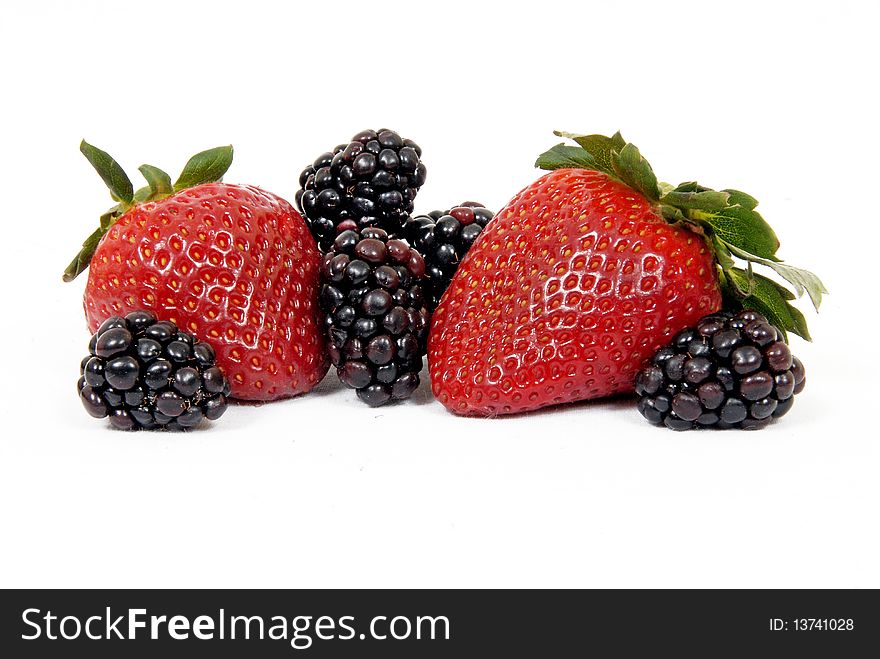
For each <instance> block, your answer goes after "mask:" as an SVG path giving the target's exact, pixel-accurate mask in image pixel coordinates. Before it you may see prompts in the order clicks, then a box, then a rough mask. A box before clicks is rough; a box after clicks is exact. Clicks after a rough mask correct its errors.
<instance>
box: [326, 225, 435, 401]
mask: <svg viewBox="0 0 880 659" xmlns="http://www.w3.org/2000/svg"><path fill="white" fill-rule="evenodd" d="M424 275H425V261H424V259H423V258H422V256H421V254H419V253H418V252H417V251H416V250H414V249H412V248H411V247H410V246H409V245H408V244H407V243H406V241H404V240H400V239H389V237H388V233H387V232H385V231H384V230H383V229H379V228H375V227H367V228H365V229H362V230H361V231H360V233H358V232H356V231H351V230H348V231H343V232H342V233H340V234H339V235H338V236H337V237H336V240H335V241H334V242H333V246H332V249H331V250H330V251H329V252H327V254H325V255H324V260H323V262H322V267H321V280H322V283H323V285H322V286H321V293H320V298H319V302H320V305H321V310H322V311H323V312H324V314H325V316H324V327H325V330H326V332H327V337H328V343H327V345H328V351H329V354H330V360H331V362H332V363H333V365H334V366H336V372H337V373H338V375H339V379H340V380H342V382H344V383H345V384H346V385H348V386H349V387H351V388H353V389H357V395H358V398H360V399H361V400H362V401H364V402H365V403H367V404H368V405H370V406H378V405H383V404H385V403H387V402H388V401H390V400H392V399H394V400H401V399H404V398H409V396H410V395H411V394H412V392H413V391H415V390H416V388H417V387H418V386H419V371H421V370H422V357H423V356H424V355H425V352H426V347H427V346H426V344H427V338H428V310H427V308H426V306H425V298H424V294H423V292H422V286H421V281H422V279H423V278H424Z"/></svg>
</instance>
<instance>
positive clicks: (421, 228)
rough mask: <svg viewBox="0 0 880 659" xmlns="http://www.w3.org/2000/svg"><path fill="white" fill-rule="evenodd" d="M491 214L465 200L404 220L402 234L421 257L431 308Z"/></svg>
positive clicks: (484, 208) (476, 204) (447, 285)
mask: <svg viewBox="0 0 880 659" xmlns="http://www.w3.org/2000/svg"><path fill="white" fill-rule="evenodd" d="M492 216H493V213H492V211H490V210H489V209H487V208H486V207H485V206H483V205H482V204H478V203H476V202H473V201H466V202H463V203H461V204H459V205H458V206H456V207H455V208H452V209H450V210H448V211H432V212H431V213H428V214H427V215H418V216H416V217H412V218H410V219H409V220H407V221H406V222H405V223H404V225H403V235H404V237H405V238H406V239H407V240H408V241H409V243H410V244H411V245H412V246H413V247H414V248H415V249H416V250H418V251H419V252H420V253H421V254H422V256H424V257H425V268H426V271H427V276H428V280H427V281H428V286H426V294H427V298H428V308H429V309H430V310H431V311H433V310H434V309H436V308H437V305H438V304H439V302H440V297H441V296H442V295H443V293H444V291H445V290H446V289H447V288H448V287H449V282H450V281H451V280H452V276H453V275H454V274H455V271H456V270H457V269H458V264H459V263H461V260H462V259H463V258H464V255H465V254H467V251H468V250H469V249H470V248H471V245H473V244H474V241H475V240H476V239H477V236H479V235H480V233H481V232H482V231H483V229H484V228H485V226H486V225H487V224H488V223H489V220H491V219H492Z"/></svg>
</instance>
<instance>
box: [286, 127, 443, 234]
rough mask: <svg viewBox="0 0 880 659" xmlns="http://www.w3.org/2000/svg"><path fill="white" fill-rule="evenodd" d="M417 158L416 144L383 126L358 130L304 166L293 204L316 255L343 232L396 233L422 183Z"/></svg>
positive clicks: (423, 173)
mask: <svg viewBox="0 0 880 659" xmlns="http://www.w3.org/2000/svg"><path fill="white" fill-rule="evenodd" d="M421 156H422V150H421V148H420V147H419V145H418V144H416V143H415V142H413V141H412V140H407V139H403V138H402V137H401V136H400V135H398V134H397V133H395V132H394V131H393V130H388V129H386V128H383V129H380V130H378V131H375V130H365V131H361V132H360V133H358V134H357V135H355V136H354V137H353V138H352V140H351V142H349V143H348V144H340V145H339V146H337V147H336V148H335V149H334V150H333V151H332V152H327V153H324V154H322V155H321V156H318V158H317V159H316V160H315V161H314V162H313V163H312V164H311V165H309V166H308V167H306V168H305V169H304V170H303V171H302V173H301V174H300V177H299V184H300V188H301V190H300V191H299V192H297V194H296V203H297V206H298V207H299V209H300V211H301V212H302V213H303V215H304V216H305V218H306V222H307V223H308V225H309V228H310V229H311V231H312V235H313V236H314V237H315V240H316V241H317V242H318V246H319V247H320V248H321V251H322V252H326V251H327V250H329V249H330V247H331V246H332V244H333V241H334V240H335V238H336V235H337V233H339V232H340V231H342V230H345V229H357V228H363V227H371V226H377V227H380V228H382V229H385V231H386V232H388V233H389V234H390V235H391V236H397V235H399V234H400V230H401V227H402V225H403V222H404V221H405V220H406V219H407V217H408V216H409V214H410V213H412V211H413V201H414V200H415V198H416V193H417V192H418V191H419V188H420V187H422V185H423V184H424V183H425V177H426V175H427V170H426V169H425V165H424V164H423V163H422V162H421ZM340 225H344V226H340Z"/></svg>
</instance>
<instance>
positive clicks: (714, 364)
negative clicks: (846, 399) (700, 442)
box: [635, 310, 805, 430]
mask: <svg viewBox="0 0 880 659" xmlns="http://www.w3.org/2000/svg"><path fill="white" fill-rule="evenodd" d="M719 336H721V337H722V340H721V341H716V339H717V338H718V337H719ZM780 336H781V333H780V332H779V330H778V329H777V328H776V327H774V326H773V325H771V324H770V323H769V322H767V319H766V318H765V317H764V316H763V315H761V314H759V313H757V312H756V311H751V310H746V311H741V312H739V313H737V314H733V313H731V312H729V311H719V312H717V313H714V314H710V315H708V316H705V317H704V318H701V319H700V320H699V322H698V323H697V324H696V326H695V327H693V328H688V329H684V330H682V331H680V332H679V333H678V334H676V336H675V337H674V338H673V339H672V341H671V343H670V344H669V345H668V346H666V347H664V348H661V349H660V350H658V351H657V352H656V353H655V355H654V357H653V359H652V360H651V362H650V363H649V364H648V365H647V366H646V367H645V368H643V369H642V370H641V371H639V373H638V374H637V375H636V379H635V390H636V394H637V395H638V396H639V404H638V409H639V411H640V412H641V413H642V416H644V417H645V418H646V419H648V421H650V422H651V423H655V424H662V425H665V426H666V427H668V428H672V429H673V430H689V429H691V428H710V427H716V428H744V429H755V428H762V427H764V426H765V425H767V424H768V423H770V421H772V420H773V419H775V418H779V417H781V416H783V415H784V414H785V413H786V412H788V410H790V409H791V406H792V403H793V401H794V395H795V394H796V393H798V392H799V391H800V390H802V389H803V386H804V381H805V378H804V369H803V364H801V362H800V361H799V360H798V359H797V358H796V357H792V355H791V351H790V350H789V348H788V345H787V344H786V343H785V342H784V341H783V340H782V339H781V338H780ZM731 346H736V347H735V348H734V349H732V350H731ZM670 353H671V354H670ZM670 363H680V364H681V372H682V373H684V378H681V377H678V378H676V377H673V376H674V375H677V372H673V373H670V371H669V364H670ZM688 374H698V376H694V377H688Z"/></svg>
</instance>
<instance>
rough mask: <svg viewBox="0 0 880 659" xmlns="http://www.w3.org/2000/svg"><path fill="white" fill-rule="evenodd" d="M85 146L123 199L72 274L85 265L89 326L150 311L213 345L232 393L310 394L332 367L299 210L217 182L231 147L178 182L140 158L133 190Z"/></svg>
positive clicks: (253, 396)
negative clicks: (139, 181)
mask: <svg viewBox="0 0 880 659" xmlns="http://www.w3.org/2000/svg"><path fill="white" fill-rule="evenodd" d="M80 150H81V151H82V152H83V154H84V155H85V156H86V158H88V160H89V161H90V162H91V163H92V165H93V166H94V167H95V169H96V170H97V171H98V173H99V174H100V175H101V177H102V178H103V179H104V181H105V183H107V186H108V187H109V188H110V191H111V194H112V196H113V198H114V199H115V200H116V201H117V202H118V204H117V205H116V206H114V207H113V208H112V209H110V211H108V212H107V213H105V214H104V215H103V216H102V217H101V225H100V227H99V228H98V229H97V231H95V232H94V233H93V234H92V235H91V236H89V238H88V239H87V240H86V242H85V243H84V244H83V247H82V249H81V250H80V252H79V253H78V254H77V256H76V258H74V260H73V261H72V262H71V264H70V265H69V266H68V268H67V270H66V271H65V273H64V280H65V281H71V280H73V279H74V278H75V277H76V276H77V275H78V274H80V273H81V272H82V271H83V270H84V269H86V268H87V267H88V268H89V277H88V282H87V283H86V289H85V295H84V298H83V303H84V307H85V313H86V320H87V323H88V326H89V330H90V331H91V332H94V331H95V330H96V329H97V327H98V326H99V325H100V324H101V323H102V322H103V321H104V320H106V319H107V318H109V317H110V316H118V315H123V314H125V313H127V312H129V311H132V310H137V309H146V310H150V311H153V312H154V313H155V314H156V315H157V316H158V317H159V318H160V319H161V320H170V321H173V322H174V323H176V324H177V325H178V326H179V327H180V328H181V329H182V330H186V331H188V332H191V333H192V334H193V335H194V336H196V337H197V338H198V339H200V340H203V341H207V342H208V343H210V344H211V345H212V346H213V347H214V349H215V351H216V353H217V364H218V365H219V366H220V367H221V368H223V370H224V371H225V373H226V375H227V378H228V379H229V382H230V385H231V396H232V397H234V398H240V399H246V400H273V399H276V398H282V397H286V396H293V395H296V394H301V393H304V392H307V391H309V390H310V389H311V388H312V387H314V386H315V385H316V384H317V383H318V382H319V381H320V380H321V378H323V376H324V374H325V373H326V372H327V368H328V362H327V359H326V357H325V350H324V341H323V333H322V332H321V330H320V326H319V324H318V323H319V310H318V306H317V294H318V271H319V267H320V262H321V257H320V254H319V253H318V249H317V246H316V244H315V240H314V238H312V236H311V233H310V232H309V230H308V227H307V226H306V224H305V222H304V221H303V218H302V217H301V216H300V214H299V213H298V212H297V211H296V210H294V208H293V207H292V206H291V205H290V204H289V203H288V202H287V201H285V200H284V199H281V198H280V197H276V196H275V195H272V194H270V193H268V192H265V191H263V190H260V189H259V188H256V187H252V186H247V185H232V184H227V183H221V182H219V181H220V179H221V177H222V176H223V174H224V173H225V172H226V170H227V168H228V167H229V165H230V164H231V162H232V147H218V148H216V149H211V150H209V151H205V152H202V153H200V154H197V155H196V156H193V158H192V159H190V161H189V162H188V163H187V165H186V167H185V168H184V170H183V173H182V174H181V175H180V178H178V180H177V182H176V183H174V184H172V183H171V179H170V177H169V176H168V174H166V173H165V172H163V171H162V170H160V169H158V168H156V167H152V166H151V165H143V166H142V167H141V168H140V171H141V172H142V173H143V174H144V177H145V178H146V179H147V182H148V184H149V185H148V186H147V187H144V188H141V189H140V190H138V191H136V192H135V191H133V189H132V184H131V181H130V180H129V178H128V177H127V176H126V174H125V172H124V171H123V170H122V168H121V167H120V166H119V165H118V163H116V161H115V160H113V158H111V157H110V156H109V155H108V154H107V153H105V152H104V151H101V150H100V149H97V148H95V147H93V146H92V145H90V144H88V143H86V142H83V143H82V144H81V146H80Z"/></svg>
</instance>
